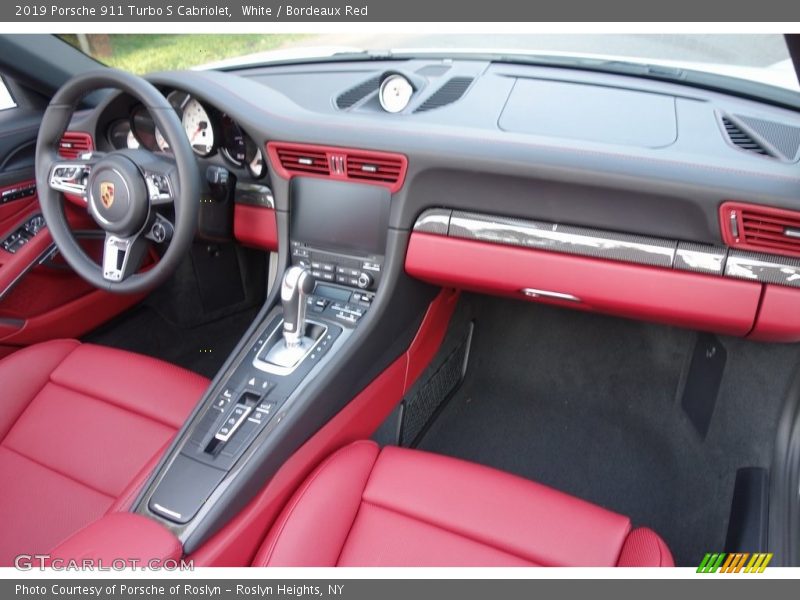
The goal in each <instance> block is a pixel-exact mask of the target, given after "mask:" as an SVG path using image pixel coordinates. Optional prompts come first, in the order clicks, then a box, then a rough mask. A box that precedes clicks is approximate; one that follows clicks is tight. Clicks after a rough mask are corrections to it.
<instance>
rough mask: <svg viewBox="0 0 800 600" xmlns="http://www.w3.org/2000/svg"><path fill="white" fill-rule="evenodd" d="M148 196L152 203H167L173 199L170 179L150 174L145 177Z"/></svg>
mask: <svg viewBox="0 0 800 600" xmlns="http://www.w3.org/2000/svg"><path fill="white" fill-rule="evenodd" d="M145 182H146V183H147V195H148V197H149V198H150V202H167V201H169V200H171V199H172V188H171V187H170V184H169V177H167V176H166V175H160V174H158V173H148V174H147V175H146V176H145Z"/></svg>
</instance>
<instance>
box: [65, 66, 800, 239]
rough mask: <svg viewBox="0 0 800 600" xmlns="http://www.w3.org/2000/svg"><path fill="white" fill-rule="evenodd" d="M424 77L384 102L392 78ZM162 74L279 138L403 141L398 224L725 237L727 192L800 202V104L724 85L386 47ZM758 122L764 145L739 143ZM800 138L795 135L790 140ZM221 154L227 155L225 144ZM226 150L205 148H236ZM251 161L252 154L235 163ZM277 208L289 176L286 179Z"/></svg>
mask: <svg viewBox="0 0 800 600" xmlns="http://www.w3.org/2000/svg"><path fill="white" fill-rule="evenodd" d="M388 72H401V73H404V74H408V75H409V76H410V77H412V78H413V79H414V81H415V84H416V90H415V91H414V94H413V96H412V98H411V100H410V102H409V104H408V107H407V108H406V109H405V110H402V111H400V112H398V113H396V114H390V113H388V112H386V111H384V110H383V109H382V108H381V107H380V104H379V102H378V99H377V95H378V85H379V83H380V80H381V76H382V75H384V74H386V73H388ZM149 79H150V80H151V81H152V82H153V83H155V84H156V85H157V86H159V87H161V88H162V89H163V90H165V91H168V92H169V91H172V90H180V92H181V93H185V94H188V95H189V96H190V97H192V98H196V99H197V100H198V101H199V102H200V103H201V105H202V106H203V107H207V108H208V110H209V112H210V113H212V114H214V115H219V116H220V117H219V118H221V116H222V115H224V117H225V118H226V119H229V120H230V121H231V122H233V123H234V124H235V125H236V128H238V129H239V130H241V131H242V132H243V134H244V135H245V136H246V137H247V138H248V139H250V140H252V145H253V147H257V148H259V149H263V148H264V146H265V144H266V143H267V142H269V141H283V142H302V143H309V144H322V145H329V146H344V147H350V148H362V149H369V150H378V151H388V152H394V153H401V154H403V155H405V156H406V157H407V158H408V173H407V176H406V183H405V185H404V187H403V188H402V189H401V190H400V191H399V192H397V193H396V194H395V195H394V196H393V200H392V210H391V215H390V226H391V227H394V228H398V229H409V228H410V227H411V226H412V224H413V223H414V220H415V219H416V217H417V216H418V215H419V214H420V213H421V212H422V211H423V210H424V209H426V208H430V207H435V206H443V205H446V206H449V207H453V208H460V209H464V210H481V209H485V208H486V207H487V206H491V207H492V210H493V212H496V213H498V214H504V215H507V216H512V217H513V216H516V217H523V218H536V219H544V220H550V221H555V222H564V223H572V224H576V225H584V226H591V227H598V228H605V229H611V230H619V231H627V232H631V233H640V234H648V235H657V236H662V237H668V238H676V239H683V240H687V241H694V242H708V243H719V242H720V233H719V224H718V216H717V212H718V208H719V205H720V204H721V203H722V202H724V201H726V200H742V201H747V202H751V203H755V204H766V205H771V206H776V207H782V208H800V166H798V162H797V161H798V159H800V142H798V143H797V144H796V146H797V147H795V145H794V143H793V141H792V140H794V139H795V138H798V133H800V115H798V114H797V113H796V112H793V111H791V110H789V109H785V108H779V107H775V106H771V105H768V104H765V103H761V102H757V101H754V100H749V99H743V98H738V97H735V96H731V95H726V94H722V93H719V92H713V91H707V90H702V89H698V88H693V87H689V86H686V85H680V84H677V83H672V82H663V81H654V80H647V79H641V78H637V77H632V76H624V75H612V74H606V73H599V72H592V71H579V70H574V69H563V68H556V67H541V66H529V65H520V64H512V63H502V62H490V61H487V60H468V59H458V60H438V59H437V60H432V59H430V60H429V59H410V60H400V61H398V60H385V61H381V60H375V61H369V62H363V63H362V62H356V63H352V62H326V63H319V64H310V63H309V64H301V65H282V66H273V67H257V68H250V69H243V70H239V71H236V72H219V71H180V72H169V73H159V74H154V75H151V76H150V77H149ZM131 110H132V106H131V105H130V103H129V102H126V100H125V98H124V95H122V94H118V95H116V96H115V97H114V98H113V99H111V100H109V101H107V102H106V103H105V104H103V105H101V106H100V107H99V108H98V109H97V110H95V111H91V112H88V113H83V114H80V115H77V116H76V118H75V120H74V121H73V127H75V128H77V129H82V130H88V131H94V132H95V135H96V136H99V137H104V136H105V137H106V139H108V135H109V134H108V133H104V132H107V131H109V127H111V126H113V125H114V124H115V123H118V122H120V120H123V121H124V120H125V119H128V118H130V111H131ZM737 128H738V133H741V131H742V130H743V131H744V132H745V133H755V134H758V135H751V136H750V137H751V139H750V141H751V142H753V139H752V138H755V147H756V149H755V150H754V149H753V148H749V147H745V145H742V144H738V145H737V141H739V140H740V138H738V137H737ZM787 140H788V141H787ZM212 154H214V153H212ZM224 156H225V153H222V152H219V153H215V154H214V155H213V156H211V157H210V158H208V159H206V158H203V159H202V160H212V161H221V162H222V163H223V164H225V163H227V164H229V165H230V161H226V160H225V158H224ZM230 166H233V167H234V168H236V167H237V166H236V165H230ZM270 174H271V175H272V183H273V186H274V187H275V192H276V207H277V208H278V209H279V210H287V209H288V187H286V186H284V185H283V184H282V183H281V182H280V181H278V178H276V177H274V173H273V172H272V168H271V167H270Z"/></svg>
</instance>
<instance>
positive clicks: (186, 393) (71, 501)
mask: <svg viewBox="0 0 800 600" xmlns="http://www.w3.org/2000/svg"><path fill="white" fill-rule="evenodd" d="M0 381H2V382H3V391H4V392H5V393H4V395H3V398H2V399H0V489H2V490H3V492H2V494H0V531H2V532H3V535H0V565H9V564H13V558H14V556H16V555H18V554H36V553H46V552H49V551H50V550H52V549H53V548H54V547H55V546H57V545H58V544H59V543H60V542H61V541H62V540H64V539H65V538H67V537H68V536H70V535H71V534H73V533H74V532H75V531H77V530H78V529H80V528H82V527H84V526H85V525H87V524H88V523H90V522H91V521H93V520H95V519H97V518H99V517H101V516H103V515H104V514H105V513H107V512H109V511H115V510H122V509H125V508H127V507H128V505H129V504H130V502H131V501H132V499H133V497H134V496H135V494H136V492H137V491H138V488H139V486H141V484H142V483H143V482H144V480H145V479H146V477H147V476H148V474H149V472H150V470H152V468H153V466H154V465H155V463H156V462H157V460H158V458H159V457H160V455H161V454H162V453H163V451H164V450H165V449H166V447H167V445H168V444H169V442H170V441H171V439H172V437H173V436H174V434H175V432H176V430H177V429H178V428H179V427H180V426H181V425H182V424H183V422H184V421H185V419H186V418H187V416H188V415H189V413H190V412H191V410H192V408H193V407H194V406H195V404H196V403H197V401H198V400H199V399H200V397H201V396H202V394H203V392H204V391H205V389H206V387H207V386H208V380H207V379H205V378H204V377H201V376H199V375H196V374H194V373H191V372H189V371H186V370H184V369H181V368H179V367H176V366H174V365H170V364H167V363H164V362H161V361H158V360H155V359H152V358H149V357H146V356H141V355H137V354H132V353H129V352H124V351H121V350H115V349H112V348H105V347H101V346H94V345H91V344H81V343H80V342H77V341H75V340H56V341H52V342H46V343H43V344H38V345H35V346H31V347H29V348H26V349H23V350H20V351H18V352H16V353H14V354H12V355H11V356H9V357H7V358H5V359H4V360H2V361H0Z"/></svg>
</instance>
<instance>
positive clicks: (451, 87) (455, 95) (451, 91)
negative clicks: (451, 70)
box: [414, 77, 473, 113]
mask: <svg viewBox="0 0 800 600" xmlns="http://www.w3.org/2000/svg"><path fill="white" fill-rule="evenodd" d="M472 82H473V78H472V77H451V78H450V79H448V80H447V81H446V82H445V83H444V85H442V87H440V88H439V89H438V90H436V91H435V92H433V94H431V96H430V97H429V98H428V99H427V100H425V102H423V103H422V104H421V105H420V106H418V107H417V109H416V110H415V111H414V112H415V113H418V112H425V111H428V110H433V109H434V108H441V107H442V106H447V105H448V104H452V103H453V102H455V101H456V100H458V99H459V98H461V96H463V95H464V94H465V93H466V91H467V89H469V86H470V85H471V84H472Z"/></svg>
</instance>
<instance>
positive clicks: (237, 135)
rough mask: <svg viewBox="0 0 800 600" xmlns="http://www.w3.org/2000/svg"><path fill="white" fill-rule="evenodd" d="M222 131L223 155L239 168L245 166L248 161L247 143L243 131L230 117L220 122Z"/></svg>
mask: <svg viewBox="0 0 800 600" xmlns="http://www.w3.org/2000/svg"><path fill="white" fill-rule="evenodd" d="M220 125H221V127H220V128H221V130H222V147H221V152H222V155H223V156H224V157H225V158H226V159H228V161H230V162H231V163H233V164H234V165H236V166H237V167H242V166H244V163H245V161H246V160H247V143H246V142H245V134H244V132H243V131H242V129H241V128H240V127H239V126H238V125H237V124H236V122H235V121H234V120H233V119H231V118H230V117H229V116H228V115H222V119H221V120H220Z"/></svg>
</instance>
